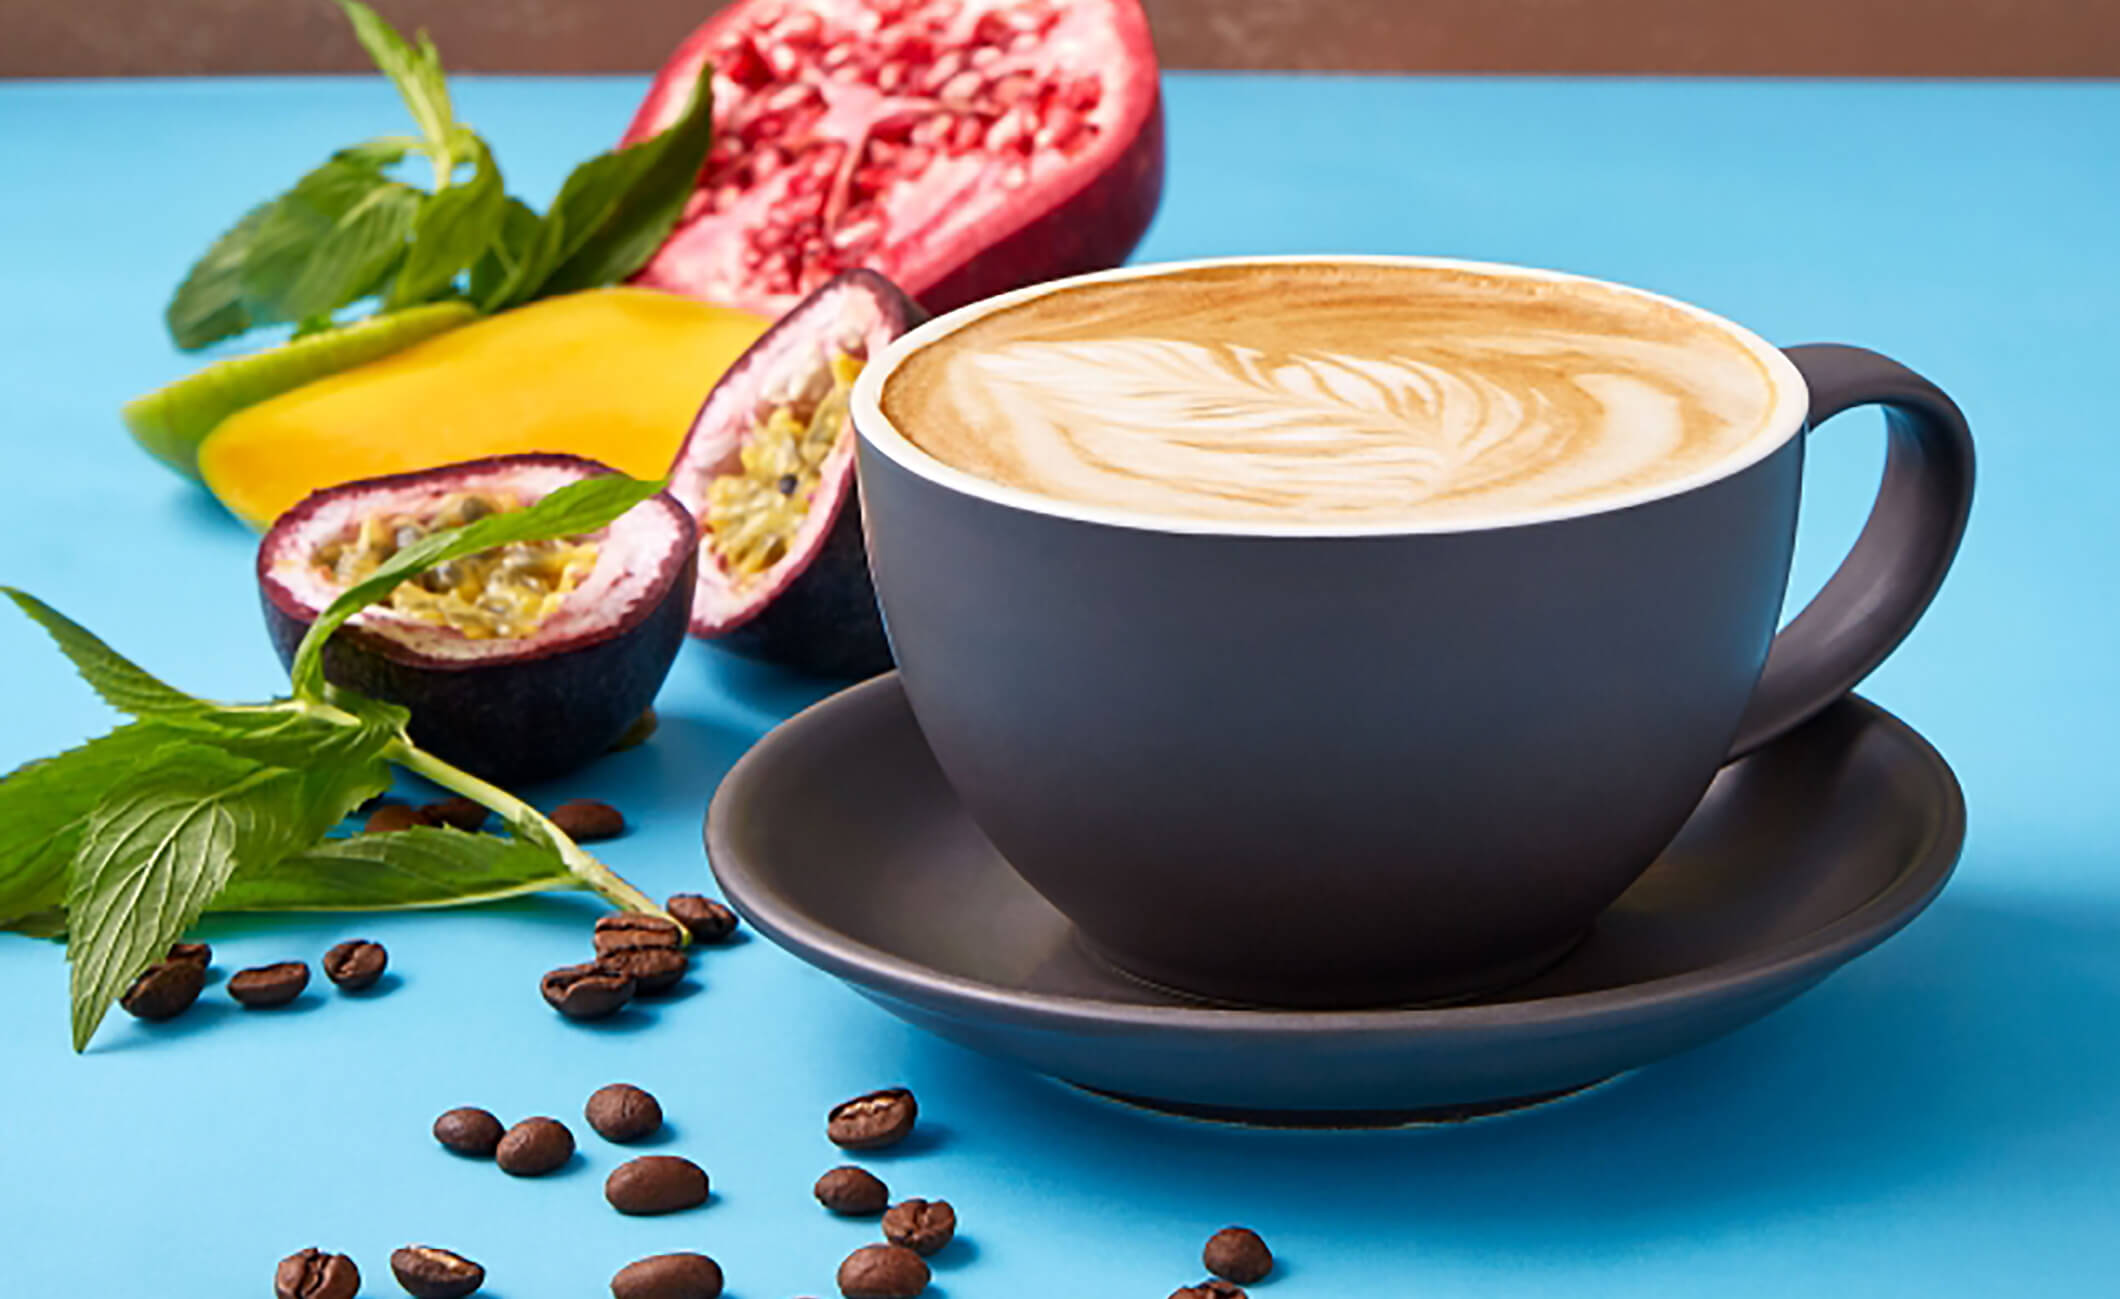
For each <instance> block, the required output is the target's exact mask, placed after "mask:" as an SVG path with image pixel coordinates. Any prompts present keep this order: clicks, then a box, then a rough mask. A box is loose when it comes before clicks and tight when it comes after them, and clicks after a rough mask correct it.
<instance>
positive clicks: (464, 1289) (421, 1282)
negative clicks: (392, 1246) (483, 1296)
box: [390, 1245, 486, 1299]
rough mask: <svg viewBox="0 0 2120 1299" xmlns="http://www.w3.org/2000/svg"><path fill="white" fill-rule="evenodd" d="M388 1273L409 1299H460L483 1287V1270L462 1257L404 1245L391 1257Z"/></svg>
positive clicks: (428, 1248) (428, 1246)
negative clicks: (393, 1277)
mask: <svg viewBox="0 0 2120 1299" xmlns="http://www.w3.org/2000/svg"><path fill="white" fill-rule="evenodd" d="M390 1271H391V1274H392V1275H393V1276H395V1277H397V1283H398V1284H399V1285H401V1286H403V1287H405V1293H406V1294H409V1295H411V1296H412V1299H463V1296H465V1295H467V1294H470V1293H471V1292H472V1291H474V1290H476V1289H478V1288H479V1287H480V1286H482V1285H484V1284H486V1269H485V1268H482V1267H480V1266H479V1265H478V1264H476V1263H474V1262H472V1261H471V1260H470V1259H468V1258H465V1257H464V1256H463V1255H462V1254H457V1253H454V1252H452V1251H450V1250H446V1249H436V1248H435V1247H434V1246H432V1245H407V1246H405V1248H403V1249H400V1250H394V1251H392V1252H391V1255H390Z"/></svg>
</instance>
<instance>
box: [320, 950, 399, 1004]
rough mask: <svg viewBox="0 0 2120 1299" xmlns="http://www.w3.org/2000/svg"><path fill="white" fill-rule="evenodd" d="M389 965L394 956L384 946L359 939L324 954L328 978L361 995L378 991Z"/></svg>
mask: <svg viewBox="0 0 2120 1299" xmlns="http://www.w3.org/2000/svg"><path fill="white" fill-rule="evenodd" d="M389 964H390V953H388V952H386V951H384V950H383V945H382V944H381V943H371V942H369V941H368V940H367V939H365V938H355V939H350V940H348V941H346V942H343V943H340V944H339V945H338V946H336V947H334V948H332V949H331V950H330V951H328V952H326V953H324V961H323V965H324V977H325V978H327V979H329V980H331V981H332V982H333V983H335V984H337V985H339V987H341V988H344V989H345V990H346V991H348V992H359V991H360V990H361V989H363V988H372V987H374V986H375V981H376V980H377V979H380V978H382V977H383V970H384V968H385V967H386V966H388V965H389Z"/></svg>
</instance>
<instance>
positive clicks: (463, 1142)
mask: <svg viewBox="0 0 2120 1299" xmlns="http://www.w3.org/2000/svg"><path fill="white" fill-rule="evenodd" d="M434 1139H435V1140H436V1141H439V1142H441V1143H442V1144H443V1145H445V1146H447V1147H449V1148H450V1149H451V1150H454V1151H455V1152H456V1153H458V1154H460V1155H471V1156H473V1157H475V1158H478V1159H491V1158H493V1152H494V1149H495V1148H496V1147H498V1146H499V1145H500V1144H501V1121H500V1120H499V1119H497V1118H494V1117H493V1116H492V1115H491V1114H489V1113H487V1112H486V1111H485V1110H482V1109H480V1108H479V1107H478V1106H476V1105H461V1106H458V1107H457V1108H456V1109H453V1110H451V1111H449V1112H448V1113H447V1114H444V1115H442V1117H440V1118H438V1119H436V1120H435V1121H434Z"/></svg>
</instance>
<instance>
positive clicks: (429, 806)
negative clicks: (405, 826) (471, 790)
mask: <svg viewBox="0 0 2120 1299" xmlns="http://www.w3.org/2000/svg"><path fill="white" fill-rule="evenodd" d="M419 810H420V816H421V818H422V819H424V820H425V821H426V822H427V824H428V825H446V826H448V827H449V828H450V829H452V830H462V831H463V832H464V833H465V834H476V833H478V832H479V830H480V829H482V828H484V826H485V824H486V805H485V804H484V803H481V802H479V801H478V800H476V799H471V798H445V799H443V800H442V801H441V802H439V803H422V804H421V805H420V809H419Z"/></svg>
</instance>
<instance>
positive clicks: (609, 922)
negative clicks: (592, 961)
mask: <svg viewBox="0 0 2120 1299" xmlns="http://www.w3.org/2000/svg"><path fill="white" fill-rule="evenodd" d="M684 941H685V940H684V931H683V930H682V929H679V928H678V927H677V924H676V922H675V921H671V920H665V919H663V918H662V917H661V916H644V915H641V914H639V913H637V912H633V911H616V912H613V913H612V914H610V915H608V916H599V917H598V918H597V921H596V935H595V942H596V954H597V955H598V956H609V955H610V954H611V953H613V952H630V951H636V950H638V949H640V948H643V947H682V946H684Z"/></svg>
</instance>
